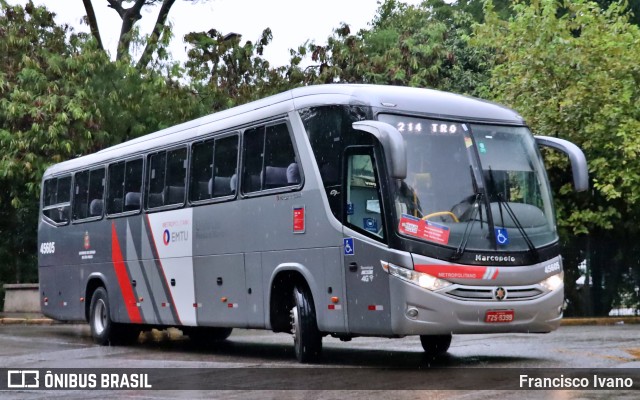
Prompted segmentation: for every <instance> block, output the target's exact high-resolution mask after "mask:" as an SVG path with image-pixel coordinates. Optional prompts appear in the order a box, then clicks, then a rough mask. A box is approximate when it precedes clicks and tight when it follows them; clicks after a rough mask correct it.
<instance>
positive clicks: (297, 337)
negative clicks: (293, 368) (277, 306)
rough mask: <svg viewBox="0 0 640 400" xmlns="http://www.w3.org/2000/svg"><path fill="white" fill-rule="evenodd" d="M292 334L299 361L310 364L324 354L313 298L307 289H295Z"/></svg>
mask: <svg viewBox="0 0 640 400" xmlns="http://www.w3.org/2000/svg"><path fill="white" fill-rule="evenodd" d="M291 332H292V334H293V344H294V348H295V352H296V358H297V359H298V361H299V362H301V363H309V362H313V361H315V360H317V359H318V357H319V356H320V353H321V352H322V334H321V333H320V331H318V324H317V322H316V312H315V308H314V307H313V298H312V297H311V293H310V292H309V290H308V289H307V288H305V287H300V286H296V287H295V288H294V289H293V308H292V309H291Z"/></svg>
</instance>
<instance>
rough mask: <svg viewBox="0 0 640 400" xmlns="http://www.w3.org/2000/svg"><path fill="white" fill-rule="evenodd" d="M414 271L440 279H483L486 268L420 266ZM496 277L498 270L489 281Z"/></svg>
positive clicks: (417, 265)
mask: <svg viewBox="0 0 640 400" xmlns="http://www.w3.org/2000/svg"><path fill="white" fill-rule="evenodd" d="M415 270H416V271H418V272H424V273H425V274H429V275H431V276H435V277H436V278H441V279H483V278H484V274H485V273H486V272H487V267H467V266H464V265H420V264H416V266H415ZM497 277H498V269H497V268H496V272H495V273H494V274H493V276H491V278H490V279H496V278H497Z"/></svg>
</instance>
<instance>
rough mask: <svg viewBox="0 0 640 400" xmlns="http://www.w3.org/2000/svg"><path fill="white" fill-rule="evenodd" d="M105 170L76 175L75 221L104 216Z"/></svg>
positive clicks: (74, 196) (83, 172) (74, 192)
mask: <svg viewBox="0 0 640 400" xmlns="http://www.w3.org/2000/svg"><path fill="white" fill-rule="evenodd" d="M103 193H104V168H100V169H94V170H92V171H81V172H78V173H76V175H75V188H74V191H73V219H74V221H75V220H81V219H85V218H90V217H100V216H102V209H103V200H102V195H103Z"/></svg>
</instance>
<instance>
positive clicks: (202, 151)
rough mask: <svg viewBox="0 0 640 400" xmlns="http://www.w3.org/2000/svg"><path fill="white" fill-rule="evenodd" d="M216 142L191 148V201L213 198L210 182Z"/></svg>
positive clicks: (204, 143) (195, 145)
mask: <svg viewBox="0 0 640 400" xmlns="http://www.w3.org/2000/svg"><path fill="white" fill-rule="evenodd" d="M213 146H214V141H213V140H209V141H207V142H203V143H196V144H194V145H193V146H192V147H191V182H190V183H189V200H191V201H199V200H207V199H210V198H211V191H210V190H209V181H210V180H211V177H212V171H213Z"/></svg>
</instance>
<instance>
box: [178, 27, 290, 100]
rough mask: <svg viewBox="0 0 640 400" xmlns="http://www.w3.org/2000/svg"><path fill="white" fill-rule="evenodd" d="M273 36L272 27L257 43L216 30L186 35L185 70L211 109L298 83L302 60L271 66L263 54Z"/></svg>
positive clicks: (200, 96) (201, 97) (269, 93)
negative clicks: (244, 40)
mask: <svg viewBox="0 0 640 400" xmlns="http://www.w3.org/2000/svg"><path fill="white" fill-rule="evenodd" d="M272 37H273V36H272V34H271V30H270V29H269V28H267V29H265V30H264V31H263V32H262V35H261V37H260V38H259V39H258V41H257V42H256V43H253V42H251V41H247V42H245V43H244V44H241V43H240V37H239V36H234V37H224V36H223V35H222V34H220V32H218V31H216V30H215V29H211V30H209V31H208V32H193V33H190V34H188V35H186V36H185V41H186V42H187V43H189V44H191V46H192V48H191V49H190V50H189V52H188V56H189V59H188V61H187V62H186V63H185V68H186V73H187V76H188V77H189V79H190V83H191V88H192V90H193V91H194V92H195V93H197V94H198V97H199V99H200V101H201V104H202V105H203V106H204V107H205V108H206V110H207V111H208V112H214V111H219V110H224V109H227V108H230V107H233V106H236V105H239V104H243V103H247V102H249V101H252V100H257V99H260V98H263V97H266V96H269V95H272V94H276V93H280V92H282V91H285V90H287V89H290V88H292V87H295V86H298V85H299V82H300V80H301V78H302V75H301V73H300V70H299V69H298V68H297V63H299V62H300V60H299V59H298V60H293V61H292V65H291V66H290V67H278V68H272V67H271V66H270V64H269V62H268V61H267V60H265V59H264V58H263V57H262V53H263V51H264V48H265V46H267V45H268V44H269V43H270V42H271V39H272ZM296 73H297V75H295V74H296ZM292 74H294V75H292ZM296 76H297V78H296Z"/></svg>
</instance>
